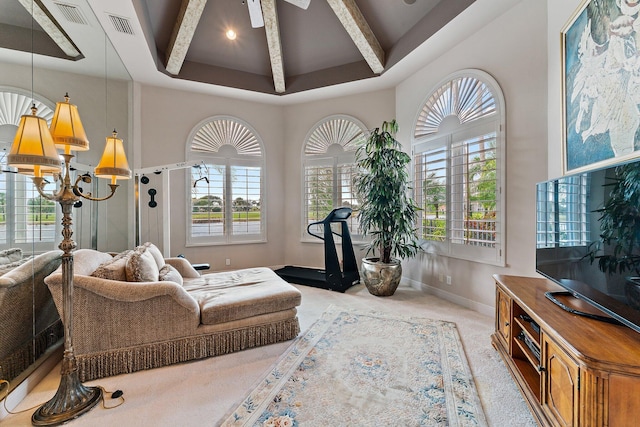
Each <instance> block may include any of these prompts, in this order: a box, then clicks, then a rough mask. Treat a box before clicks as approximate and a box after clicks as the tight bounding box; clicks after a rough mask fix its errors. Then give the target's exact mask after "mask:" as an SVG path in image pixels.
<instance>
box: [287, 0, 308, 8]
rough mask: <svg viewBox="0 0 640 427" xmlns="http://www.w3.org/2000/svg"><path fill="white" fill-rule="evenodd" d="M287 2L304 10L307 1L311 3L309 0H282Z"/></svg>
mask: <svg viewBox="0 0 640 427" xmlns="http://www.w3.org/2000/svg"><path fill="white" fill-rule="evenodd" d="M284 1H286V2H287V3H291V4H293V5H296V6H298V7H300V8H302V9H304V10H307V8H308V7H309V3H311V0H284Z"/></svg>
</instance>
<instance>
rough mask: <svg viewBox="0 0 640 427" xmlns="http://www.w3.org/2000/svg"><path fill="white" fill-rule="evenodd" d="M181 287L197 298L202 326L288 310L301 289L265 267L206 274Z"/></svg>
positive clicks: (294, 303)
mask: <svg viewBox="0 0 640 427" xmlns="http://www.w3.org/2000/svg"><path fill="white" fill-rule="evenodd" d="M183 286H184V288H185V290H186V291H187V292H188V293H189V295H191V296H192V297H193V298H195V300H196V301H198V305H199V306H200V315H201V319H200V321H201V323H202V324H204V325H215V324H219V323H224V322H231V321H234V320H240V319H245V318H248V317H252V316H258V315H261V314H268V313H274V312H278V311H282V310H288V309H291V308H295V307H296V306H298V305H300V301H301V293H300V291H299V290H297V289H296V288H295V287H294V286H292V285H290V284H289V283H287V282H285V281H284V280H282V279H281V278H280V277H279V276H278V275H277V274H276V273H274V272H273V270H270V269H268V268H248V269H243V270H235V271H228V272H221V273H211V274H205V275H203V276H202V277H200V278H196V279H190V280H185V282H184V285H183Z"/></svg>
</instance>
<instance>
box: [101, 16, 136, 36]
mask: <svg viewBox="0 0 640 427" xmlns="http://www.w3.org/2000/svg"><path fill="white" fill-rule="evenodd" d="M107 16H109V20H110V21H111V24H113V27H114V28H115V29H116V31H117V32H119V33H124V34H131V35H134V34H135V33H134V32H133V27H131V21H129V19H127V18H123V17H121V16H116V15H107Z"/></svg>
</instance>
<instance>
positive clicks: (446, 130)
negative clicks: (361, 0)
mask: <svg viewBox="0 0 640 427" xmlns="http://www.w3.org/2000/svg"><path fill="white" fill-rule="evenodd" d="M504 142H505V131H504V100H503V97H502V92H501V91H500V88H499V86H498V84H497V82H496V81H495V80H494V79H493V78H492V77H491V76H490V75H488V74H487V73H484V72H482V71H479V70H464V71H461V72H458V73H455V74H453V75H451V76H449V77H448V78H447V79H445V81H444V82H443V83H441V84H439V85H438V86H437V87H436V88H435V89H434V90H433V91H432V92H431V93H430V94H429V96H427V98H426V101H425V102H424V103H423V105H422V107H421V109H420V111H419V112H418V114H417V118H416V122H415V128H414V134H413V143H412V146H413V166H414V173H415V182H414V197H415V199H416V201H417V203H418V204H419V206H420V208H421V210H420V211H419V219H418V223H417V224H416V226H417V229H418V230H419V234H420V237H421V239H422V241H423V244H424V245H425V246H432V247H433V248H435V250H436V251H437V252H439V253H441V254H444V255H448V256H452V257H457V258H463V259H469V260H473V261H479V262H487V263H492V264H496V265H503V264H504V257H505V254H504V248H503V236H504V212H505V211H504V196H503V194H502V190H501V189H502V184H503V180H504V152H505V149H504V145H505V144H504Z"/></svg>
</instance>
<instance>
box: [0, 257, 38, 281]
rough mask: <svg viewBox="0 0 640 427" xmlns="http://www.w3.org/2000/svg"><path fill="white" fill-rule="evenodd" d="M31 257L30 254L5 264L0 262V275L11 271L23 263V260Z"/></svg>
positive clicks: (25, 260)
mask: <svg viewBox="0 0 640 427" xmlns="http://www.w3.org/2000/svg"><path fill="white" fill-rule="evenodd" d="M32 258H33V257H32V256H28V257H25V258H21V259H19V260H17V261H11V262H8V263H6V264H2V263H0V276H2V275H4V274H6V273H8V272H10V271H12V270H13V269H14V268H16V267H19V266H21V265H22V264H24V263H25V262H27V261H29V260H30V259H32Z"/></svg>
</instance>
